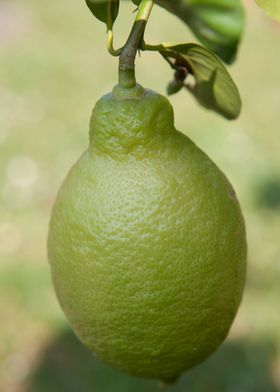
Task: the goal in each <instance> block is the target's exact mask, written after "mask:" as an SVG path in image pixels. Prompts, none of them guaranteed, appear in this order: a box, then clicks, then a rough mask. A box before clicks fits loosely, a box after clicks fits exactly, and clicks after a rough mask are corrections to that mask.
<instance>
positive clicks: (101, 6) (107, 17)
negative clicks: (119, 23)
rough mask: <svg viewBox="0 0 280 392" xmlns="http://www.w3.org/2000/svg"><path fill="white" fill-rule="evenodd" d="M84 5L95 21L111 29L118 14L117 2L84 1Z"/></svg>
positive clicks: (113, 0) (109, 0)
mask: <svg viewBox="0 0 280 392" xmlns="http://www.w3.org/2000/svg"><path fill="white" fill-rule="evenodd" d="M86 3H87V6H88V8H89V9H90V10H91V12H92V13H93V15H94V16H95V17H96V18H97V19H99V20H100V21H101V22H103V23H106V25H107V27H108V28H112V26H113V24H114V22H115V20H116V19H117V16H118V13H119V5H120V1H119V0H86Z"/></svg>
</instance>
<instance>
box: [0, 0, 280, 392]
mask: <svg viewBox="0 0 280 392" xmlns="http://www.w3.org/2000/svg"><path fill="white" fill-rule="evenodd" d="M123 3H125V2H122V6H121V12H120V18H119V20H118V22H117V23H116V29H115V31H116V44H117V45H120V44H121V43H122V42H123V41H124V39H125V38H126V36H127V34H128V29H129V27H130V26H131V23H132V18H133V15H132V12H131V11H132V7H131V6H130V5H129V4H126V3H125V4H123ZM127 3H128V2H127ZM245 5H246V9H247V27H246V31H245V33H244V38H243V42H242V45H241V48H240V52H239V56H238V60H237V62H236V64H235V65H233V66H232V67H231V69H230V71H231V74H232V75H233V77H234V79H235V81H236V82H237V84H238V86H239V88H240V91H241V95H242V98H243V112H242V115H241V117H240V118H239V119H238V120H237V121H234V122H227V121H225V120H223V119H222V118H220V117H218V116H217V115H216V114H213V113H211V112H208V111H206V110H204V109H202V108H200V107H199V106H198V105H197V104H196V102H194V101H193V99H192V97H190V96H189V95H188V93H187V92H181V93H179V94H178V95H177V96H173V97H172V98H171V102H172V104H173V106H174V109H175V116H176V125H177V128H178V129H180V130H182V131H183V132H185V133H186V134H187V135H188V136H189V137H191V138H192V139H193V140H194V141H195V142H196V143H197V144H198V145H199V146H200V147H201V148H202V149H203V150H204V151H206V152H207V153H208V155H209V156H210V157H211V158H212V159H213V160H214V161H215V162H216V163H217V164H218V165H219V166H220V168H222V170H223V171H224V172H225V173H226V174H227V176H228V177H229V179H230V180H231V182H232V183H233V185H234V187H235V189H236V191H237V193H238V195H239V199H240V202H241V205H242V208H243V211H244V216H245V219H246V222H247V231H248V244H249V266H248V279H247V285H246V291H245V295H244V299H243V302H242V306H241V308H240V311H239V313H238V316H237V318H236V320H235V322H234V325H233V327H232V329H231V332H230V336H229V337H228V339H227V340H226V342H225V343H224V345H223V346H222V347H221V348H220V349H219V350H218V351H217V352H216V353H215V354H214V355H213V356H212V357H211V358H210V359H209V360H208V361H206V362H205V363H203V364H202V365H200V366H198V367H197V368H196V369H194V370H193V371H190V372H188V373H187V374H185V375H184V376H183V377H182V378H181V379H180V380H179V382H178V383H177V384H176V385H175V386H172V387H170V389H169V390H170V391H171V392H172V391H174V392H175V391H182V392H183V391H188V392H203V391H207V392H212V391H213V392H220V391H221V392H223V391H227V392H272V391H280V137H279V122H280V50H279V45H280V25H277V24H276V23H275V22H273V21H271V20H270V19H269V18H267V17H266V16H265V15H264V14H263V13H262V11H261V10H259V9H258V8H257V7H256V6H255V4H254V2H253V1H250V2H247V3H246V4H245ZM146 37H147V41H148V42H151V43H157V42H159V41H176V40H177V41H182V40H184V41H188V40H191V41H194V38H193V37H192V35H191V34H190V33H189V32H188V30H187V29H186V27H185V26H184V25H183V24H182V23H181V22H180V21H179V20H177V19H176V18H175V17H172V16H170V15H168V14H167V13H166V12H165V11H163V10H161V9H159V8H158V7H156V8H155V9H154V12H153V15H152V17H151V20H150V22H149V26H148V29H147V36H146ZM0 55H1V67H0V79H1V85H0V108H1V112H0V151H1V153H0V200H1V202H0V319H1V322H0V390H1V391H4V392H45V391H46V392H49V391H50V392H72V391H73V392H76V391H81V392H87V391H91V392H103V391H104V392H105V391H106V392H118V391H121V392H130V391H134V392H137V391H143V390H145V391H148V392H149V391H157V390H159V386H158V384H157V382H156V381H143V380H138V379H136V378H132V377H128V376H126V375H124V374H122V373H119V372H117V371H115V370H113V369H111V368H109V367H107V366H106V365H104V364H101V363H99V362H98V361H97V360H96V359H95V357H94V356H92V354H91V353H89V352H88V351H87V349H85V348H84V347H83V346H82V345H81V344H80V343H79V342H78V341H77V339H76V338H75V337H74V335H73V334H72V332H71V330H70V329H69V326H68V324H67V322H66V320H65V318H64V316H63V314H62V312H61V310H60V309H59V307H58V304H57V301H56V298H55V295H54V290H53V288H52V284H51V278H50V271H49V267H48V264H47V257H46V236H47V228H48V220H49V216H50V210H51V206H52V203H53V201H54V197H55V194H56V191H57V189H58V187H59V185H60V183H61V181H62V179H63V178H64V177H65V175H66V173H67V171H68V170H69V167H70V166H71V165H72V164H73V162H74V161H75V160H76V159H77V158H78V157H79V155H80V154H81V152H82V151H83V150H84V149H85V148H86V146H87V141H88V121H89V116H90V112H91V110H92V107H93V105H94V102H95V101H96V100H97V99H98V98H99V97H100V96H101V95H102V94H104V93H106V92H108V91H110V90H111V88H112V86H113V85H114V84H115V83H116V79H117V59H115V58H112V57H111V56H110V55H108V54H107V51H106V48H105V28H104V25H103V24H101V23H99V22H98V21H96V20H95V19H94V18H93V17H92V15H91V14H90V12H89V11H88V9H87V8H86V6H85V4H84V3H83V1H81V0H80V1H78V0H76V1H74V0H60V1H48V2H44V1H38V0H25V1H24V2H23V1H21V0H13V1H11V0H0ZM137 75H138V81H140V82H141V83H142V84H143V85H144V86H148V87H150V88H153V89H155V90H158V91H160V92H162V93H164V92H165V87H166V84H167V82H168V81H169V80H170V79H171V77H172V73H171V72H170V69H169V67H168V65H167V64H166V63H165V62H164V61H163V60H162V59H161V58H160V56H159V55H157V54H156V53H145V54H143V55H142V56H141V59H138V61H137Z"/></svg>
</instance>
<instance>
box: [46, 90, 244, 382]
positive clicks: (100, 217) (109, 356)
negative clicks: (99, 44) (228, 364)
mask: <svg viewBox="0 0 280 392" xmlns="http://www.w3.org/2000/svg"><path fill="white" fill-rule="evenodd" d="M173 117H174V116H173V109H172V107H171V105H170V103H169V102H168V100H167V99H166V98H165V97H163V96H161V95H159V94H157V93H155V92H153V91H151V90H144V89H142V88H141V87H140V86H138V85H137V87H135V88H134V91H131V92H129V93H128V92H125V91H124V90H122V88H121V87H119V86H117V87H115V88H114V90H113V92H112V93H110V94H107V95H105V96H104V97H102V98H101V100H99V101H98V102H97V104H96V106H95V108H94V110H93V114H92V118H91V123H90V144H89V148H88V150H86V151H85V152H84V153H83V155H82V156H81V158H80V159H79V160H78V162H77V163H76V164H75V165H74V166H73V167H72V169H71V171H70V173H69V174H68V176H67V178H66V179H65V181H64V183H63V185H62V187H61V189H60V191H59V193H58V196H57V199H56V202H55V205H54V208H53V212H52V217H51V221H50V229H49V237H48V254H49V260H50V264H51V269H52V276H53V281H54V285H55V289H56V293H57V297H58V299H59V302H60V304H61V306H62V308H63V310H64V312H65V314H66V316H67V318H68V320H69V321H70V323H71V325H72V327H73V329H74V331H75V333H76V334H77V335H78V337H79V338H80V339H81V341H82V342H83V343H84V344H85V345H86V346H87V347H89V348H90V349H91V350H92V351H93V352H94V353H96V355H97V356H98V357H99V358H100V359H102V360H103V361H105V362H106V363H108V364H110V365H112V366H114V367H116V368H118V369H120V370H123V371H125V372H127V373H130V374H132V375H135V376H139V377H146V378H159V379H163V380H169V379H172V378H174V377H176V376H178V375H179V374H181V373H182V372H184V371H185V370H187V369H189V368H191V367H193V366H195V365H196V364H198V363H200V362H201V361H202V360H204V359H205V358H207V357H208V356H209V355H210V354H211V353H212V352H214V351H215V350H216V349H217V347H218V346H219V345H220V344H221V343H222V341H223V340H224V339H225V337H226V335H227V334H228V331H229V328H230V326H231V324H232V321H233V319H234V317H235V314H236V312H237V309H238V306H239V304H240V301H241V298H242V292H243V287H244V281H245V274H246V238H245V227H244V221H243V217H242V214H241V211H240V207H239V203H238V200H237V199H236V196H235V192H234V191H233V189H232V187H231V185H230V183H229V182H228V180H227V179H226V177H225V176H224V175H223V174H222V172H221V171H220V170H219V169H218V168H217V166H216V165H215V164H214V163H213V162H212V161H211V160H210V159H209V157H208V156H207V155H206V154H205V153H203V152H202V151H201V150H200V149H199V148H198V147H196V145H195V144H194V143H193V142H192V141H191V140H190V139H189V138H188V137H187V136H185V135H183V134H182V133H180V132H178V131H177V130H176V129H175V127H174V118H173Z"/></svg>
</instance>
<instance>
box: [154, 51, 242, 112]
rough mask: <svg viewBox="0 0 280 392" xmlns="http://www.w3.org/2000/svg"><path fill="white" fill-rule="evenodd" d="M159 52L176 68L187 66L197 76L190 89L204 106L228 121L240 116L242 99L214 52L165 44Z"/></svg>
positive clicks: (188, 86)
mask: <svg viewBox="0 0 280 392" xmlns="http://www.w3.org/2000/svg"><path fill="white" fill-rule="evenodd" d="M159 52H160V53H161V54H162V56H163V57H164V58H165V59H166V60H167V61H168V62H169V64H170V65H171V67H172V68H173V69H179V68H182V67H185V69H186V71H187V72H188V73H192V74H193V76H194V80H195V83H194V84H193V85H190V84H187V85H186V87H187V88H188V89H189V91H190V92H191V93H192V94H193V95H194V96H195V97H196V99H197V100H198V102H199V103H200V104H201V105H202V106H204V107H206V108H207V109H210V110H214V111H215V112H217V113H219V114H221V115H222V116H224V117H226V118H227V119H235V118H237V117H238V116H239V114H240V110H241V99H240V95H239V92H238V89H237V87H236V85H235V83H234V82H233V80H232V79H231V77H230V75H229V73H228V72H227V70H226V68H225V66H224V65H223V63H222V62H221V61H220V60H219V58H218V57H217V56H216V55H215V54H214V53H212V52H211V51H209V50H208V49H206V48H204V47H202V46H200V45H197V44H178V45H171V44H162V45H161V47H160V49H159ZM187 81H188V79H187Z"/></svg>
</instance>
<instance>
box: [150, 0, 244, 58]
mask: <svg viewBox="0 0 280 392" xmlns="http://www.w3.org/2000/svg"><path fill="white" fill-rule="evenodd" d="M156 3H157V4H158V5H160V6H162V7H164V8H165V9H167V10H168V11H169V12H171V13H173V14H174V15H176V16H177V17H179V18H180V19H181V20H182V21H184V22H185V23H186V24H187V25H188V26H189V28H190V29H191V30H192V32H193V33H194V34H195V36H196V37H197V38H198V39H199V40H200V42H201V43H202V44H203V45H204V46H206V47H207V48H208V49H210V50H212V51H213V52H215V53H216V54H217V55H218V56H219V57H221V58H222V59H223V60H224V61H225V62H226V63H232V62H233V61H234V59H235V57H236V52H237V49H238V44H239V42H240V38H241V35H242V32H243V28H244V22H245V15H244V9H243V7H242V5H241V2H240V0H172V1H170V0H156Z"/></svg>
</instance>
